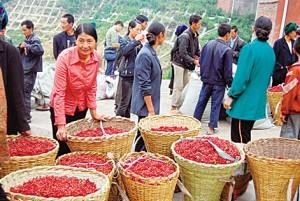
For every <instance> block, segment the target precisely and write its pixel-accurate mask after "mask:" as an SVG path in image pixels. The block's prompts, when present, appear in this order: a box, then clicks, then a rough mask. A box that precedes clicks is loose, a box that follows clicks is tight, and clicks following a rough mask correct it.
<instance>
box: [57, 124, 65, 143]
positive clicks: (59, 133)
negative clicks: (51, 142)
mask: <svg viewBox="0 0 300 201" xmlns="http://www.w3.org/2000/svg"><path fill="white" fill-rule="evenodd" d="M57 128H58V130H57V133H56V137H57V139H58V140H60V141H63V142H66V141H67V139H68V138H67V130H66V126H65V125H57Z"/></svg>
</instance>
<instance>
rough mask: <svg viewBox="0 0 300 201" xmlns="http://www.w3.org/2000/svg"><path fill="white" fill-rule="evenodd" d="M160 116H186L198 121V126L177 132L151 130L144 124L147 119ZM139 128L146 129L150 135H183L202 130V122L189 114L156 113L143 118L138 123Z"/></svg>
mask: <svg viewBox="0 0 300 201" xmlns="http://www.w3.org/2000/svg"><path fill="white" fill-rule="evenodd" d="M159 118H177V119H178V118H186V119H190V120H191V121H194V122H195V124H196V123H197V126H195V127H194V128H193V129H189V130H187V131H175V132H163V131H151V129H147V128H145V127H144V126H143V125H144V124H145V122H146V121H151V120H152V119H159ZM138 129H139V130H142V131H146V132H147V134H150V135H157V136H162V135H163V136H182V135H185V134H187V133H190V132H194V131H199V130H201V122H200V121H199V120H197V119H195V118H194V117H191V116H188V115H179V114H174V115H154V116H148V117H146V118H144V119H142V120H141V121H140V122H139V123H138Z"/></svg>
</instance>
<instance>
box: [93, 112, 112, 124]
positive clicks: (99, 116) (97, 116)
mask: <svg viewBox="0 0 300 201" xmlns="http://www.w3.org/2000/svg"><path fill="white" fill-rule="evenodd" d="M90 112H91V116H92V118H93V119H94V120H97V121H107V120H108V119H110V118H111V117H110V116H107V115H104V114H98V113H97V111H96V110H90Z"/></svg>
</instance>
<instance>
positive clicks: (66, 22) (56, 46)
mask: <svg viewBox="0 0 300 201" xmlns="http://www.w3.org/2000/svg"><path fill="white" fill-rule="evenodd" d="M60 22H61V28H62V30H63V31H62V32H60V33H59V34H56V35H55V36H54V38H53V55H54V58H55V60H56V59H57V57H58V55H59V54H60V53H61V52H62V51H63V50H64V49H67V48H69V47H72V46H75V42H76V39H75V34H74V28H73V25H74V22H75V20H74V17H73V15H71V14H65V15H63V16H62V18H61V21H60Z"/></svg>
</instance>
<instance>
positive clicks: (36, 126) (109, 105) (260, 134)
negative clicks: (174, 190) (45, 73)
mask: <svg viewBox="0 0 300 201" xmlns="http://www.w3.org/2000/svg"><path fill="white" fill-rule="evenodd" d="M168 93H169V91H168V89H167V83H166V82H163V85H162V100H161V113H162V114H168V113H169V111H170V105H171V97H170V96H169V95H168ZM97 104H98V109H99V112H100V113H104V114H107V115H111V116H113V115H114V111H113V109H114V100H102V101H98V103H97ZM133 118H135V117H133ZM206 125H207V124H206V123H205V122H204V123H203V125H202V126H203V129H202V131H201V132H202V133H203V134H204V133H205V132H206V129H207V126H206ZM31 127H32V132H33V134H34V135H40V136H48V137H51V136H52V131H51V123H50V112H49V111H46V112H39V111H35V110H33V112H32V124H31ZM279 132H280V127H273V128H271V129H268V130H254V131H253V132H252V139H259V138H268V137H276V136H279ZM217 135H218V136H219V137H221V138H224V139H228V140H229V139H230V124H229V123H228V122H220V125H219V132H218V134H217ZM182 199H183V198H182V195H181V194H176V195H175V198H174V201H181V200H182ZM239 201H255V192H254V187H253V183H250V185H249V188H248V189H247V192H246V193H245V194H244V195H243V196H242V197H241V198H239Z"/></svg>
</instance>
